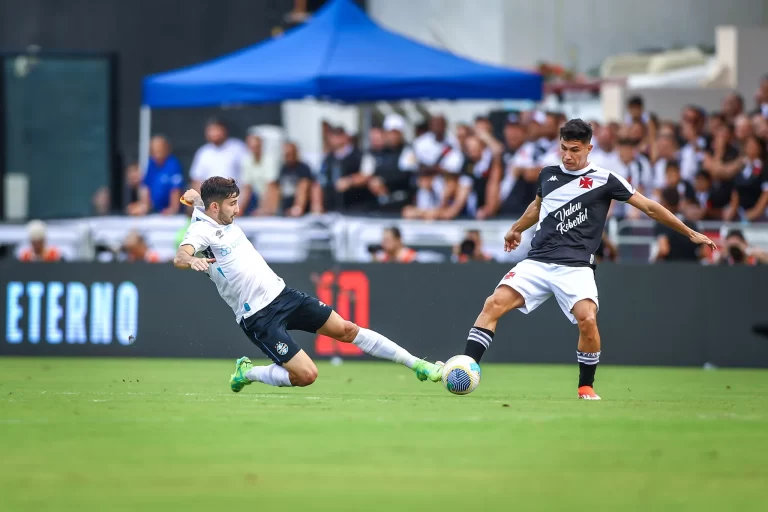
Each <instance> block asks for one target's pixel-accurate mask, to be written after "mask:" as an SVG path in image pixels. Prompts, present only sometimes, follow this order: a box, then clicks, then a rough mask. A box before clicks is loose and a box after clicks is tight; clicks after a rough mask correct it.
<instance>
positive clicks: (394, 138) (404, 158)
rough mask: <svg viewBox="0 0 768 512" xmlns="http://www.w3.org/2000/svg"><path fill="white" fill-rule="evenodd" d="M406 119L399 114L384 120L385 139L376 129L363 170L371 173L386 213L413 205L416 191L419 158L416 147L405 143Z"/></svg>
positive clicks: (372, 188)
mask: <svg viewBox="0 0 768 512" xmlns="http://www.w3.org/2000/svg"><path fill="white" fill-rule="evenodd" d="M404 129H405V120H404V119H403V118H402V117H400V116H399V115H397V114H390V115H388V116H387V117H386V118H385V119H384V131H383V132H382V135H381V137H382V140H381V141H377V140H376V138H377V137H376V136H374V133H376V132H374V131H373V130H371V133H370V134H369V136H370V137H371V140H370V142H371V145H370V146H371V147H370V150H369V152H368V153H367V154H366V155H365V156H364V157H363V162H362V168H361V172H362V173H363V174H365V175H369V176H371V179H370V181H369V182H368V189H369V190H370V191H371V193H372V194H373V195H374V196H375V197H376V199H377V201H378V203H379V208H380V210H382V211H385V212H391V213H394V212H399V211H400V210H402V208H403V207H404V206H405V205H407V204H410V203H411V201H412V200H413V196H414V194H415V190H416V189H415V181H414V180H415V175H414V171H416V170H418V167H419V165H418V161H417V159H416V154H415V153H414V152H413V149H412V148H411V147H410V146H408V145H407V144H406V143H405V140H404V138H403V130H404Z"/></svg>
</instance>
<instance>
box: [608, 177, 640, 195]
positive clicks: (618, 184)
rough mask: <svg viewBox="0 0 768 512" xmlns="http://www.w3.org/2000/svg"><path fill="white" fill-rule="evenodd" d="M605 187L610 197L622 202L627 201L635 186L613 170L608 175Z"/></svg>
mask: <svg viewBox="0 0 768 512" xmlns="http://www.w3.org/2000/svg"><path fill="white" fill-rule="evenodd" d="M606 189H607V191H608V195H609V197H610V198H611V199H615V200H616V201H622V202H625V201H629V198H630V197H632V195H633V194H634V193H635V188H634V187H633V186H632V185H630V184H629V182H628V181H627V180H625V179H624V178H622V177H621V176H619V175H618V174H616V173H615V172H612V173H611V174H610V176H608V183H606Z"/></svg>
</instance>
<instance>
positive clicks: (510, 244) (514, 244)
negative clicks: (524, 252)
mask: <svg viewBox="0 0 768 512" xmlns="http://www.w3.org/2000/svg"><path fill="white" fill-rule="evenodd" d="M540 212H541V197H540V196H536V199H534V200H533V202H532V203H531V204H529V205H528V208H526V209H525V213H523V215H522V216H521V217H520V218H519V219H517V222H515V223H514V224H512V227H511V228H509V231H507V234H506V235H504V251H505V252H509V251H514V250H515V249H517V248H518V247H519V246H520V240H521V239H522V234H523V231H525V230H526V229H528V228H530V227H531V226H533V225H534V224H536V223H537V222H538V221H539V213H540Z"/></svg>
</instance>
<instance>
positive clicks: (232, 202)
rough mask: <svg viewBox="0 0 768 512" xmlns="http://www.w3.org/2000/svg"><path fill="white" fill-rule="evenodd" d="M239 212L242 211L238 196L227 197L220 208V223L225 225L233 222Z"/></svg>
mask: <svg viewBox="0 0 768 512" xmlns="http://www.w3.org/2000/svg"><path fill="white" fill-rule="evenodd" d="M238 213H240V206H238V204H237V196H235V197H229V198H227V199H225V200H224V201H222V202H221V206H220V208H219V219H218V220H219V224H222V225H224V226H226V225H227V224H232V223H233V222H234V221H235V216H236V215H237V214H238Z"/></svg>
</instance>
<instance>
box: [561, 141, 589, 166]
mask: <svg viewBox="0 0 768 512" xmlns="http://www.w3.org/2000/svg"><path fill="white" fill-rule="evenodd" d="M590 151H592V144H584V143H583V142H581V141H580V140H562V139H560V155H561V156H562V158H563V166H564V167H565V168H566V169H568V170H569V171H578V170H579V169H583V168H584V167H586V166H587V159H588V158H589V152H590Z"/></svg>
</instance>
